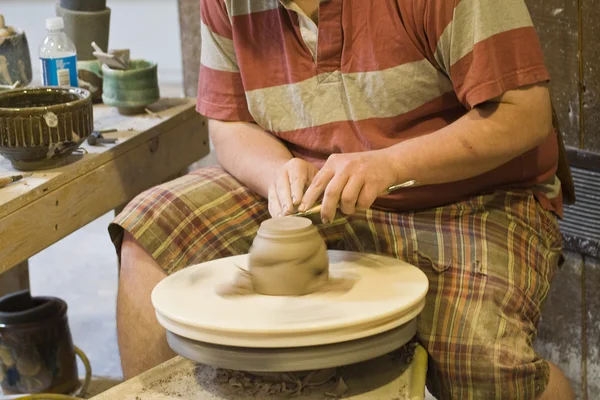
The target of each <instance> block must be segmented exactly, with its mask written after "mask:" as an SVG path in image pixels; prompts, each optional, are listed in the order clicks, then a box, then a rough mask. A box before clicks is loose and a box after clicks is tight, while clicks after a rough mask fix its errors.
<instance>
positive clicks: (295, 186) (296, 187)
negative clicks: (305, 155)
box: [289, 169, 308, 208]
mask: <svg viewBox="0 0 600 400" xmlns="http://www.w3.org/2000/svg"><path fill="white" fill-rule="evenodd" d="M289 178H290V185H291V190H292V204H293V206H294V208H295V207H298V206H299V205H300V202H301V201H302V197H303V196H304V189H305V187H306V181H307V179H308V177H307V176H306V169H301V170H296V171H290V173H289Z"/></svg>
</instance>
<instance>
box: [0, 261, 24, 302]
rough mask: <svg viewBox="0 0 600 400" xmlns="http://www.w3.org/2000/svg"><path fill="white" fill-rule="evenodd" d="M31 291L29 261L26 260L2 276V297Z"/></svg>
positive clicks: (0, 287) (0, 291)
mask: <svg viewBox="0 0 600 400" xmlns="http://www.w3.org/2000/svg"><path fill="white" fill-rule="evenodd" d="M25 289H29V261H28V260H25V261H23V262H22V263H20V264H17V265H16V266H15V267H13V268H11V269H10V270H8V271H6V272H4V273H2V274H1V275H0V296H5V295H7V294H10V293H14V292H18V291H20V290H25Z"/></svg>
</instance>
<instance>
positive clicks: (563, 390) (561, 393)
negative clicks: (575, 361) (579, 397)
mask: <svg viewBox="0 0 600 400" xmlns="http://www.w3.org/2000/svg"><path fill="white" fill-rule="evenodd" d="M548 366H549V367H550V379H549V381H548V386H546V390H544V392H543V393H542V395H541V396H540V398H539V400H575V393H574V392H573V388H571V384H570V383H569V380H568V379H567V377H566V376H565V374H563V372H562V371H561V370H560V368H558V367H557V366H556V365H554V364H553V363H551V362H548Z"/></svg>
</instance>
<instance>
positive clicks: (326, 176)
mask: <svg viewBox="0 0 600 400" xmlns="http://www.w3.org/2000/svg"><path fill="white" fill-rule="evenodd" d="M334 174H335V171H333V170H330V169H328V168H326V167H323V168H322V169H321V170H320V171H319V172H318V173H317V174H316V175H315V177H314V179H313V180H312V182H311V184H310V186H309V187H308V189H306V192H304V196H303V197H302V202H301V203H300V206H299V207H298V211H306V210H308V209H309V208H310V207H312V206H313V205H314V204H315V202H316V201H317V199H318V198H319V197H321V195H322V194H323V193H324V192H325V188H326V187H327V184H328V183H329V181H331V179H332V178H333V176H334Z"/></svg>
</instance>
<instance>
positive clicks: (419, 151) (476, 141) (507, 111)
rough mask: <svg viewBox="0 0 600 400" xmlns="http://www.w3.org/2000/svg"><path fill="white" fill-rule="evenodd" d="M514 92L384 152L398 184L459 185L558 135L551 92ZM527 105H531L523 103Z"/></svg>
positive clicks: (537, 89)
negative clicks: (411, 181)
mask: <svg viewBox="0 0 600 400" xmlns="http://www.w3.org/2000/svg"><path fill="white" fill-rule="evenodd" d="M528 90H529V91H530V92H529V93H528V94H527V95H524V94H525V92H512V93H509V94H507V95H506V96H504V97H503V98H502V99H501V100H500V101H498V102H494V103H489V104H485V105H482V106H480V107H477V108H475V109H473V110H471V111H470V112H468V113H467V114H466V115H465V116H463V117H462V118H460V119H459V120H457V121H455V122H454V123H453V124H450V125H448V126H447V127H445V128H443V129H441V130H439V131H437V132H435V133H432V134H429V135H424V136H422V137H418V138H414V139H411V140H408V141H405V142H402V143H399V144H398V145H395V146H392V147H390V148H388V149H384V150H382V151H383V152H384V153H386V155H387V157H388V158H389V159H390V160H391V162H392V163H393V164H394V166H395V169H396V171H397V172H398V180H399V181H406V180H410V179H415V180H417V181H418V182H419V183H420V184H421V185H431V184H440V183H447V182H455V181H459V180H463V179H468V178H472V177H474V176H477V175H480V174H483V173H485V172H488V171H490V170H493V169H495V168H497V167H499V166H501V165H502V164H505V163H506V162H508V161H510V160H512V159H513V158H515V157H518V156H519V155H521V154H523V153H525V152H527V151H528V150H531V149H533V148H535V147H536V146H538V145H539V144H541V143H542V142H543V141H544V140H545V139H546V138H547V136H548V135H549V134H550V133H551V131H552V114H551V105H550V99H549V96H548V95H547V89H545V87H543V86H537V87H534V88H530V89H528ZM523 103H525V105H523Z"/></svg>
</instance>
